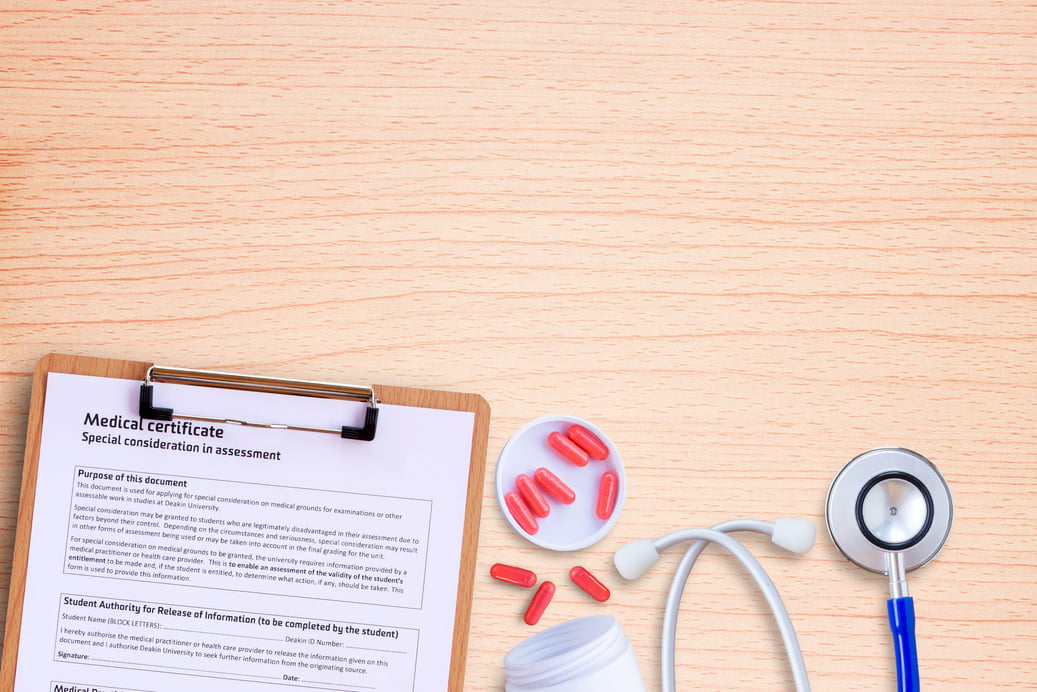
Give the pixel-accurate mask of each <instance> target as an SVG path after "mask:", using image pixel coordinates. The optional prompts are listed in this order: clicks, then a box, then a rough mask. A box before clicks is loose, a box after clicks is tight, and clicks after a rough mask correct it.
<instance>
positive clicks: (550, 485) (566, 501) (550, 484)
mask: <svg viewBox="0 0 1037 692" xmlns="http://www.w3.org/2000/svg"><path fill="white" fill-rule="evenodd" d="M533 479H534V480H535V481H536V482H537V485H539V486H540V487H541V488H543V489H544V492H545V493H547V494H548V495H550V496H551V497H553V498H554V499H556V500H558V501H559V502H561V503H562V504H563V505H571V504H572V503H573V502H574V501H575V500H576V493H574V492H573V489H572V488H570V487H569V486H567V485H566V484H565V483H563V482H562V479H561V478H559V477H558V476H556V475H554V474H553V473H551V472H550V471H548V470H547V469H545V468H544V467H542V466H541V467H540V468H538V469H537V470H536V471H535V472H533Z"/></svg>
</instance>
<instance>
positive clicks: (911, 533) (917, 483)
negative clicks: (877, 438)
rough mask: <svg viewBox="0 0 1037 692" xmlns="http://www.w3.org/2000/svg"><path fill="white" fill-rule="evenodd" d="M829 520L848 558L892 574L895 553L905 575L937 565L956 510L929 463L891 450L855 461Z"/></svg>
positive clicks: (838, 486)
mask: <svg viewBox="0 0 1037 692" xmlns="http://www.w3.org/2000/svg"><path fill="white" fill-rule="evenodd" d="M825 514H826V516H827V518H828V531H829V533H831V535H832V540H833V541H835V544H836V546H838V548H839V550H841V551H842V553H843V555H845V556H846V557H847V558H849V559H850V560H851V561H853V562H855V563H856V564H858V565H860V566H861V567H863V568H864V569H867V570H871V571H872V572H878V573H880V574H886V573H887V572H888V567H887V561H888V558H887V555H888V554H889V553H891V552H895V553H898V554H899V556H900V559H901V560H902V561H903V565H904V570H905V571H911V570H913V569H916V568H918V567H921V566H922V565H924V564H925V563H927V562H929V561H930V560H931V559H933V557H934V556H935V555H936V553H938V552H939V551H940V548H942V547H943V544H944V543H945V542H946V541H947V536H948V535H949V534H950V532H951V519H952V518H953V515H954V510H953V507H952V505H951V491H950V488H948V487H947V481H945V480H944V479H943V476H941V475H940V472H939V471H937V470H936V467H935V466H933V464H932V463H931V462H930V461H929V460H928V459H926V458H925V457H923V456H922V455H920V454H916V453H915V452H912V451H910V450H907V449H901V448H898V447H885V448H880V449H873V450H871V451H870V452H865V453H864V454H861V455H860V456H858V457H855V458H854V459H853V460H852V461H850V463H848V464H847V465H846V466H845V467H844V468H843V470H842V471H840V472H839V475H837V476H836V477H835V480H834V481H832V487H831V489H830V490H829V491H828V505H827V507H826V512H825Z"/></svg>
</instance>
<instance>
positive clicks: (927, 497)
mask: <svg viewBox="0 0 1037 692" xmlns="http://www.w3.org/2000/svg"><path fill="white" fill-rule="evenodd" d="M952 514H953V510H952V507H951V494H950V489H949V488H948V487H947V482H946V481H945V480H944V479H943V476H941V475H940V472H939V471H937V470H936V467H935V466H933V465H932V463H930V462H929V460H928V459H926V458H925V457H923V456H921V455H920V454H916V453H914V452H911V451H909V450H906V449H899V448H882V449H874V450H872V451H870V452H866V453H864V454H861V455H860V456H858V457H856V458H854V459H853V460H851V461H850V462H849V463H848V464H847V465H846V466H845V467H844V468H843V469H842V471H840V472H839V474H838V475H837V476H836V477H835V480H834V481H833V482H832V487H831V489H830V490H829V492H828V503H827V506H826V516H827V521H828V529H829V532H830V533H831V535H832V540H833V541H835V544H836V545H837V546H838V547H839V550H841V551H842V552H843V554H844V555H845V556H846V557H847V558H849V559H850V560H851V561H852V562H854V563H856V564H858V565H860V566H861V567H863V568H865V569H867V570H871V571H873V572H879V573H882V574H886V575H888V576H889V584H890V599H889V601H888V602H887V611H888V614H889V621H890V629H891V630H892V632H893V642H894V648H895V651H896V665H897V681H898V690H899V692H915V691H916V690H918V689H919V682H918V654H917V649H916V646H915V627H914V617H915V616H914V602H913V600H912V599H911V597H910V596H909V595H908V592H907V578H906V573H907V572H909V571H910V570H913V569H916V568H917V567H921V566H922V565H924V564H925V563H927V562H929V560H931V559H932V558H933V557H934V556H935V555H936V553H937V552H939V550H940V548H941V547H943V544H944V542H945V541H946V540H947V536H948V534H949V533H950V530H951V516H952ZM736 531H751V532H756V533H763V534H766V535H768V536H770V538H771V540H772V541H773V542H774V543H775V544H777V545H778V546H780V547H783V548H785V549H786V550H789V551H791V552H794V553H805V552H807V551H808V550H810V548H811V547H812V546H813V544H814V527H813V525H812V524H811V523H810V522H809V521H807V520H806V519H779V520H777V521H776V522H773V523H772V522H763V521H751V520H744V521H729V522H724V523H722V524H717V525H716V526H713V527H711V528H708V529H706V528H702V529H684V530H681V531H674V532H673V533H670V534H667V535H665V536H663V537H662V538H659V539H656V540H654V541H653V540H651V539H644V540H641V541H634V542H633V543H628V544H627V545H624V546H622V547H621V548H620V549H619V550H618V551H617V552H616V555H615V560H614V562H615V566H616V569H617V571H618V572H619V573H620V575H621V576H622V577H624V578H625V579H636V578H638V577H639V576H641V575H642V574H644V573H645V572H646V571H648V569H649V568H650V567H651V566H652V565H653V564H655V562H656V561H658V559H659V553H660V552H661V551H662V550H665V549H666V548H669V547H672V546H675V545H678V544H683V543H690V544H691V545H690V546H689V547H688V548H687V551H686V552H685V555H684V558H683V559H682V560H681V562H680V564H679V565H678V567H677V572H676V574H675V576H674V579H673V582H672V584H671V587H670V592H669V594H668V596H667V601H666V608H665V611H664V617H663V635H662V642H663V646H662V656H661V662H662V671H661V673H662V677H661V679H662V689H663V692H673V691H674V690H675V679H674V678H675V674H674V663H675V661H674V641H675V638H676V634H675V630H676V621H677V608H678V606H679V604H680V600H681V595H682V593H683V590H684V587H685V584H686V582H687V579H688V576H689V575H690V573H691V568H692V566H693V565H694V564H695V560H696V559H697V558H698V556H699V554H701V552H702V550H703V549H704V547H705V545H706V544H707V543H715V544H717V545H719V546H720V547H722V548H724V549H725V550H727V551H728V552H729V553H730V554H732V555H733V556H734V557H736V558H737V559H738V560H739V561H740V562H741V563H742V564H743V565H744V566H745V568H746V569H747V570H748V571H749V573H750V574H751V575H752V576H753V577H754V578H755V580H756V582H757V584H758V585H759V587H760V589H761V591H762V593H763V594H764V596H765V598H766V600H767V602H768V605H770V608H771V611H772V613H773V615H774V618H775V621H776V622H777V624H778V630H779V632H780V634H781V637H782V640H783V642H784V644H785V649H786V652H787V654H788V659H789V664H790V666H791V669H792V677H793V682H794V684H795V687H796V690H797V692H809V690H810V683H809V681H808V680H807V672H806V665H805V664H804V662H803V654H802V651H801V650H800V647H799V642H798V641H797V639H796V634H795V631H794V629H793V627H792V621H791V619H790V618H789V615H788V612H787V611H786V609H785V606H784V604H783V603H782V600H781V596H780V595H779V594H778V591H777V589H776V588H775V586H774V584H773V582H771V580H770V578H769V577H768V576H767V573H766V572H765V571H764V570H763V567H762V566H760V564H759V562H758V561H757V560H756V559H755V558H754V557H753V556H752V555H751V554H750V553H749V551H748V550H746V549H745V547H744V546H743V545H742V544H741V543H740V542H739V541H737V540H735V539H734V538H733V537H732V536H730V535H729V534H731V533H733V532H736Z"/></svg>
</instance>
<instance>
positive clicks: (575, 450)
mask: <svg viewBox="0 0 1037 692" xmlns="http://www.w3.org/2000/svg"><path fill="white" fill-rule="evenodd" d="M547 444H549V445H551V447H552V449H554V450H555V451H556V452H558V453H559V454H561V455H562V456H563V457H565V458H566V459H568V460H569V461H571V462H572V463H574V464H576V465H577V466H586V465H587V462H588V461H590V457H589V456H587V452H585V451H583V450H582V449H580V448H579V447H577V446H576V443H575V442H573V441H572V440H570V439H569V438H568V437H566V436H565V435H563V434H562V433H560V432H558V431H555V432H553V433H551V434H550V435H548V436H547Z"/></svg>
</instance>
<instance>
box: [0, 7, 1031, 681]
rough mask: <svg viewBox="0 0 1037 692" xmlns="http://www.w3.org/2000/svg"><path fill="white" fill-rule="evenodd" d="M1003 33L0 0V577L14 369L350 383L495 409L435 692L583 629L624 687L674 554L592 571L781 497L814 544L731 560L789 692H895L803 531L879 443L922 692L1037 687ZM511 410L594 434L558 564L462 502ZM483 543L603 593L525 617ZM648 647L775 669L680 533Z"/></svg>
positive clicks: (1022, 104) (860, 583)
mask: <svg viewBox="0 0 1037 692" xmlns="http://www.w3.org/2000/svg"><path fill="white" fill-rule="evenodd" d="M642 4H643V5H651V8H646V9H643V8H641V7H640V6H639V5H642ZM202 7H207V8H209V9H200V8H202ZM1035 27H1037V6H1035V5H1034V4H1033V3H1025V2H1000V3H990V2H967V3H962V2H949V1H948V2H944V1H941V0H936V1H935V2H928V3H920V4H914V5H912V4H910V3H909V4H906V5H905V4H903V3H880V2H826V1H819V2H805V3H777V2H762V1H759V2H758V1H753V0H748V1H746V2H725V3H716V2H695V1H692V2H663V3H618V2H589V1H585V0H570V1H569V2H563V3H542V2H519V3H497V2H482V3H471V2H463V3H457V4H450V5H444V6H439V5H438V4H436V3H420V2H410V1H408V0H401V1H400V2H353V3H285V2H266V1H265V0H251V1H250V2H238V1H237V0H228V1H226V2H219V3H215V4H212V3H209V4H204V3H202V4H200V3H197V2H186V1H183V2H174V1H172V0H169V1H167V0H156V1H154V2H146V3H144V2H125V1H121V2H118V1H117V2H109V3H99V2H92V1H91V0H82V1H80V2H76V3H44V2H34V1H32V0H24V1H21V2H17V3H13V4H12V3H7V4H6V5H5V6H4V7H3V8H2V9H0V162H2V171H0V305H2V306H3V307H2V310H0V343H2V353H0V357H2V365H0V571H3V572H4V573H5V574H4V575H3V578H2V579H0V581H2V587H3V591H4V592H6V589H7V581H8V578H9V571H10V554H11V546H12V542H13V538H14V536H13V527H14V523H15V517H16V512H17V502H18V500H17V492H18V488H19V484H20V471H21V455H22V451H23V444H24V425H25V419H26V413H27V409H28V392H29V387H30V374H31V371H32V368H33V365H34V363H35V362H36V360H37V359H38V358H39V357H41V356H42V355H44V354H46V353H48V352H52V351H56V352H67V353H81V354H84V355H95V356H103V357H118V358H129V359H137V360H149V361H156V362H162V363H169V364H174V365H183V366H189V367H203V368H204V367H209V368H214V367H218V368H222V369H230V370H241V371H245V372H255V373H262V374H270V375H281V376H292V377H319V378H325V379H342V380H346V381H351V380H377V381H380V382H384V383H386V384H400V385H413V386H425V387H435V388H444V389H451V390H457V391H476V392H479V393H481V394H483V395H484V396H485V397H486V398H487V399H488V400H489V401H490V403H491V406H492V408H493V418H492V423H491V437H490V458H489V463H488V465H487V476H486V500H485V503H484V507H483V510H484V511H483V530H482V535H481V541H480V551H479V555H480V559H479V571H480V577H479V578H478V579H477V592H476V594H475V596H476V598H475V610H474V613H473V620H472V637H471V647H470V652H469V659H468V669H467V678H466V685H465V688H466V689H470V690H499V689H501V688H502V679H503V676H502V668H501V660H502V657H503V656H504V654H505V653H506V652H507V651H508V650H509V649H510V648H511V647H512V646H514V645H515V644H517V643H518V642H519V641H520V640H522V639H523V638H524V637H525V636H527V635H528V634H530V633H532V632H534V631H539V630H540V629H543V627H544V626H548V625H553V624H557V623H559V622H562V621H564V620H566V619H568V618H571V617H575V616H579V615H585V614H590V613H599V612H607V613H611V614H613V615H615V616H616V617H617V618H619V619H620V621H621V622H622V624H623V626H624V628H625V630H626V632H627V634H628V635H629V636H630V638H631V640H632V641H633V643H634V647H635V650H636V653H637V655H638V657H639V660H640V663H641V667H642V670H643V673H644V676H645V679H646V682H647V684H648V687H649V689H657V688H658V680H659V673H658V670H657V668H658V660H659V654H658V650H657V645H658V641H659V629H660V625H661V618H662V609H661V606H662V602H663V600H664V597H665V589H666V585H667V584H668V581H669V577H670V573H671V572H672V569H673V567H674V566H675V565H676V561H677V555H676V554H675V555H669V556H667V557H666V559H665V560H664V561H663V564H661V565H659V566H658V567H657V568H656V569H655V570H654V571H653V572H652V573H651V574H650V575H649V576H647V577H645V578H644V579H643V580H642V581H641V582H638V583H637V584H636V585H624V584H622V583H621V580H620V579H619V577H618V576H616V575H615V574H614V573H612V572H610V568H609V564H610V558H611V553H612V552H613V551H614V550H615V549H616V548H617V547H618V546H619V545H621V544H622V543H624V542H626V541H628V540H632V539H636V538H642V537H645V536H657V535H661V534H662V533H665V532H667V531H669V530H671V529H675V528H679V527H684V526H694V525H707V524H712V523H715V522H717V521H721V520H724V519H727V518H732V517H738V516H750V517H761V518H770V517H778V516H788V515H802V516H806V517H809V518H810V519H812V520H813V521H814V522H815V524H817V526H818V529H819V531H820V541H819V543H818V545H817V547H816V548H815V549H814V551H813V552H812V553H811V554H810V555H809V556H807V557H805V558H792V557H786V556H784V555H779V554H777V553H776V551H775V550H773V549H771V548H769V547H767V546H766V545H764V544H763V543H761V542H758V541H752V540H750V543H751V545H752V547H753V549H754V550H755V552H756V553H757V554H758V555H759V556H760V558H761V560H762V561H763V562H764V564H765V565H766V566H767V567H768V568H769V569H770V570H771V572H772V576H773V578H774V581H775V582H776V583H777V585H778V586H779V588H780V590H781V592H782V593H783V595H784V598H785V600H786V604H787V605H788V608H789V611H790V612H791V614H792V616H793V619H794V622H795V624H796V627H797V631H798V634H799V638H800V641H801V643H802V645H803V649H804V652H805V656H806V661H807V665H808V667H809V670H810V674H811V678H812V682H813V684H814V688H815V689H817V690H846V689H855V690H857V689H860V690H865V689H867V690H888V689H892V687H893V678H894V674H893V663H892V656H891V650H890V646H889V642H888V634H887V630H886V624H885V621H884V608H885V606H884V599H885V595H886V585H885V583H884V579H883V578H882V577H879V576H874V575H868V574H866V573H864V572H863V571H861V570H859V569H857V568H854V567H852V566H851V565H850V564H849V563H847V562H846V561H845V560H844V559H842V557H841V556H840V554H839V553H838V552H837V551H836V549H835V548H834V547H833V545H832V543H831V541H830V540H829V539H828V537H827V535H826V533H825V532H824V516H823V514H824V512H823V506H824V500H825V495H826V492H827V489H828V485H829V483H830V482H831V480H832V478H833V476H834V474H835V473H836V472H837V471H838V470H839V468H840V467H841V466H842V465H843V464H844V463H845V462H846V461H847V460H848V459H850V458H851V457H853V456H854V455H856V454H857V453H859V452H862V451H864V450H867V449H870V448H872V447H876V446H884V445H891V444H893V445H902V446H906V447H909V448H912V449H915V450H917V451H919V452H922V453H924V454H925V455H927V456H928V457H929V458H931V459H932V460H933V461H934V462H935V463H936V464H937V465H938V466H939V467H940V468H941V470H942V471H943V473H944V475H945V476H946V477H947V479H948V481H949V482H950V484H951V488H952V492H953V495H954V502H955V511H956V516H955V525H954V529H953V532H952V535H951V538H950V540H949V542H948V544H947V546H946V548H945V549H944V552H943V553H942V554H941V555H940V556H939V557H938V558H937V559H936V560H935V561H934V562H933V563H931V564H930V565H928V566H926V567H925V568H924V569H922V570H919V571H918V572H917V573H915V574H913V575H912V576H911V579H910V581H911V585H912V593H913V595H915V597H916V600H917V605H918V610H919V618H920V620H919V638H920V644H919V645H920V650H921V656H922V676H923V680H924V681H925V682H927V683H928V685H929V686H930V687H931V688H933V689H941V690H977V689H992V688H995V687H1000V686H1005V687H1011V688H1013V689H1020V688H1031V689H1032V688H1037V622H1035V620H1037V591H1035V586H1034V581H1035V579H1037V568H1035V563H1037V529H1035V528H1034V526H1035V524H1034V516H1035V515H1037V492H1035V491H1037V480H1035V478H1037V464H1035V460H1034V459H1035V458H1034V444H1033V442H1034V434H1035V432H1034V431H1035V430H1037V409H1035V406H1034V398H1035V392H1037V369H1035V367H1034V338H1035V336H1037V294H1035V288H1037V282H1035V277H1034V271H1035V268H1037V265H1035V261H1037V236H1035V234H1034V228H1035V221H1037V218H1035V217H1037V212H1035V209H1037V205H1035V202H1037V139H1035V137H1034V124H1035V114H1037V40H1035V38H1037V37H1035V34H1034V31H1035V29H1034V28H1035ZM546 413H571V414H575V415H579V416H582V417H584V418H587V419H589V420H592V421H594V422H595V423H597V424H598V425H599V426H601V427H602V428H603V429H605V430H607V431H608V432H609V433H610V435H611V436H612V438H613V440H614V442H615V443H616V444H617V445H618V447H619V449H620V450H622V453H623V456H624V458H625V461H626V464H627V469H628V472H629V481H630V490H631V493H630V497H629V500H628V502H627V505H626V509H625V511H624V514H623V516H622V520H621V521H620V523H619V525H618V527H617V528H616V530H615V531H614V532H613V534H611V535H610V536H609V537H608V538H607V539H606V540H604V541H602V542H601V543H599V544H598V545H596V546H594V547H593V548H591V549H588V550H585V551H582V552H581V553H579V554H576V555H573V554H554V553H552V554H547V553H545V552H543V551H541V550H539V549H535V548H533V547H532V546H530V545H529V544H528V543H525V542H524V541H523V540H522V539H520V538H519V537H518V536H516V535H515V534H513V533H512V532H511V531H510V530H509V529H508V528H507V525H506V523H505V521H504V520H503V518H502V517H501V516H500V514H499V512H498V510H497V508H496V505H495V501H494V499H493V483H492V470H493V467H494V462H495V461H496V455H497V453H498V452H499V450H500V448H501V447H502V446H503V444H504V442H505V441H506V440H507V438H508V437H509V435H510V434H511V433H512V432H514V431H515V430H516V429H517V428H518V427H519V426H520V425H522V424H523V423H524V422H526V421H528V420H530V419H532V418H535V417H537V416H540V415H542V414H546ZM501 560H506V561H510V562H516V563H520V564H523V565H527V566H531V567H533V568H535V569H537V570H538V571H540V572H541V573H542V574H543V575H545V576H547V575H551V576H554V577H555V578H556V579H558V580H564V579H565V576H564V575H565V572H566V570H567V569H568V567H570V566H572V565H573V564H575V563H577V562H579V563H580V564H583V565H585V566H586V567H588V568H590V569H592V570H595V571H599V572H600V573H602V574H603V575H604V576H605V578H606V581H607V582H608V583H609V585H610V586H612V587H613V590H614V596H613V599H612V601H611V602H609V603H608V604H606V605H599V604H596V603H593V602H588V601H589V599H587V598H585V597H583V596H582V595H581V594H580V593H579V592H577V591H576V590H575V589H573V588H568V587H567V588H562V589H560V591H559V595H558V597H557V598H556V601H555V603H553V604H552V606H551V608H550V609H549V610H548V613H547V615H546V616H545V618H544V621H543V623H542V625H541V626H538V627H536V628H529V627H526V626H525V625H524V624H522V623H521V620H520V614H521V612H522V610H523V609H524V607H525V599H526V595H525V594H519V593H516V592H515V591H514V590H510V589H508V588H506V587H505V586H504V585H501V584H499V583H496V582H492V581H491V580H490V579H489V577H488V575H487V572H488V568H489V566H490V565H491V564H492V563H493V562H496V561H501ZM2 600H3V599H2V598H0V601H2ZM678 658H679V671H678V681H679V682H681V683H683V685H684V686H685V688H702V689H719V688H723V689H758V688H761V687H764V688H768V689H788V688H790V687H791V682H790V680H791V678H790V675H789V673H788V672H787V670H786V662H785V660H784V653H783V651H782V649H781V647H780V643H779V641H778V639H777V637H776V630H775V627H774V626H773V624H772V622H771V620H770V618H769V615H768V613H767V611H766V608H765V605H764V603H763V601H762V599H761V598H760V597H759V596H758V595H757V594H756V593H755V590H754V589H753V587H752V585H751V584H750V582H749V581H748V580H747V579H746V578H745V577H744V576H743V575H742V574H741V572H740V571H739V570H738V569H737V568H736V567H735V566H733V565H732V564H731V563H730V561H729V560H728V559H727V558H726V557H724V556H721V555H719V554H714V553H713V552H711V553H710V554H708V555H707V556H705V559H703V560H702V561H701V564H700V565H699V566H698V567H697V568H696V574H695V575H693V578H692V581H691V583H690V585H689V591H688V594H687V596H686V598H685V602H684V610H683V615H682V619H681V623H680V642H679V651H678Z"/></svg>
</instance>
